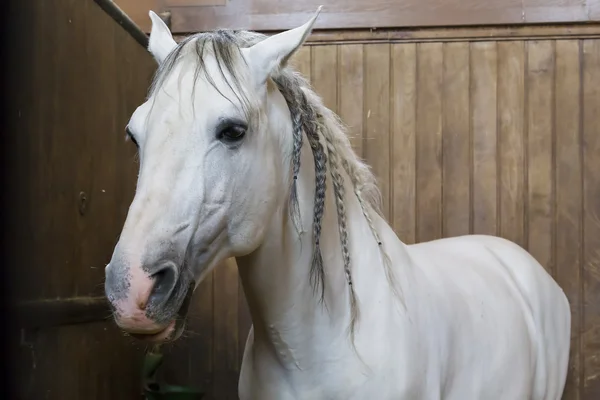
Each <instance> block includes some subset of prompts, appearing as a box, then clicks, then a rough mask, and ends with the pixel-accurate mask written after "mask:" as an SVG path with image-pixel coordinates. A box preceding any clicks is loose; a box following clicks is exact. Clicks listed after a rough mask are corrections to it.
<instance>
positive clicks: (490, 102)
mask: <svg viewBox="0 0 600 400" xmlns="http://www.w3.org/2000/svg"><path fill="white" fill-rule="evenodd" d="M496 45H497V43H495V42H479V43H472V44H471V108H472V113H471V140H472V146H473V156H472V157H473V158H472V160H473V161H472V163H473V164H472V168H473V171H472V175H473V186H472V199H473V206H472V207H473V219H472V227H473V228H472V231H473V233H477V234H486V235H496V233H497V227H498V221H497V215H498V202H497V200H498V192H497V190H498V189H497V186H498V174H497V141H498V140H497V130H496V129H497V122H496V121H497V116H496V114H497V75H498V73H497V72H498V71H497V66H498V53H497V48H496ZM450 189H451V188H449V190H450Z"/></svg>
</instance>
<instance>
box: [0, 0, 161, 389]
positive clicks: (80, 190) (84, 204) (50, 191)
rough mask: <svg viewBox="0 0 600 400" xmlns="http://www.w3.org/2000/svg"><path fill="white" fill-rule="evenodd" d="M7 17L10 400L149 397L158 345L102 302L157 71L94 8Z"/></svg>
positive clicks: (29, 3)
mask: <svg viewBox="0 0 600 400" xmlns="http://www.w3.org/2000/svg"><path fill="white" fill-rule="evenodd" d="M6 6H9V7H10V8H9V9H10V26H9V28H8V32H7V37H8V38H9V41H7V48H6V53H4V54H5V55H7V57H6V58H5V59H4V62H7V63H8V66H7V76H6V77H7V85H8V86H7V87H5V88H4V89H3V91H4V94H5V95H6V96H7V98H9V99H10V101H9V102H7V103H6V105H7V122H8V126H7V129H6V130H5V131H4V133H5V134H6V135H5V146H6V147H5V148H3V150H4V153H5V155H6V157H7V159H6V160H5V169H4V170H3V171H2V173H3V175H4V176H5V178H6V185H5V186H3V188H2V197H3V203H4V206H5V207H6V210H8V211H7V212H6V214H7V219H6V220H5V221H3V226H2V231H3V232H2V233H3V237H4V238H5V239H7V241H8V243H7V246H6V251H5V252H4V253H3V260H2V261H3V265H2V268H3V269H4V270H5V271H10V272H11V273H12V276H11V278H12V279H11V283H10V288H11V292H12V293H13V295H15V297H16V298H15V299H14V300H15V301H18V310H19V312H20V313H19V315H18V326H17V328H18V332H16V334H17V335H18V337H16V338H12V339H14V341H12V342H11V343H10V347H11V349H12V350H13V351H14V354H13V356H15V357H16V358H15V359H14V364H9V365H10V366H11V368H10V369H11V372H12V376H14V379H15V380H14V381H13V382H11V383H13V384H14V385H15V386H16V388H15V389H16V390H15V392H16V393H15V395H14V397H9V398H15V399H22V400H33V399H42V398H43V399H57V400H58V399H64V400H79V399H89V400H95V399H102V400H105V399H123V400H125V399H127V400H131V399H134V398H139V396H140V393H141V392H140V369H141V356H142V354H143V351H144V350H145V346H141V345H139V344H135V343H134V342H133V340H132V339H130V338H126V337H124V336H123V334H122V333H121V332H119V330H118V329H116V327H115V324H114V323H113V322H112V320H111V319H110V312H109V311H108V309H107V308H106V305H105V303H104V299H103V297H101V296H102V295H103V283H104V266H105V265H106V263H107V262H108V260H109V259H110V254H111V252H112V248H113V246H114V244H115V241H116V239H117V236H118V234H119V231H120V229H121V226H122V223H123V221H124V219H125V214H126V212H127V207H128V204H129V202H130V201H131V198H132V196H133V192H134V190H135V181H136V176H137V160H136V154H135V146H133V145H132V144H131V142H129V143H126V142H125V140H124V139H125V133H124V127H125V123H126V122H127V120H128V119H129V116H130V115H131V113H132V112H133V111H134V110H135V107H137V105H139V104H140V103H141V102H142V101H143V99H144V97H145V95H146V89H147V87H148V84H149V82H150V78H151V75H152V73H153V72H154V69H155V66H154V61H153V60H152V58H151V57H150V55H149V54H148V53H147V52H146V51H145V49H144V48H143V47H142V46H141V45H140V43H138V42H136V41H135V40H134V39H133V37H132V36H131V35H130V34H129V33H128V32H126V31H125V30H124V29H123V27H122V26H120V24H119V23H117V22H116V21H115V20H113V18H111V17H110V16H109V15H107V14H106V13H105V12H104V11H103V10H102V9H101V8H100V7H99V6H98V5H97V4H96V3H94V2H92V1H76V0H55V1H51V2H50V1H33V0H19V1H11V2H10V4H9V5H8V4H7V5H6ZM5 38H6V37H5ZM11 328H14V327H11ZM3 360H4V363H8V360H7V357H6V355H5V354H3Z"/></svg>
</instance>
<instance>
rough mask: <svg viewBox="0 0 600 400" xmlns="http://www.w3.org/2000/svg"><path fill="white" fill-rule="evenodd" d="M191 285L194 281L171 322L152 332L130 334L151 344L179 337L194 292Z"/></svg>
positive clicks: (174, 339) (170, 340) (172, 340)
mask: <svg viewBox="0 0 600 400" xmlns="http://www.w3.org/2000/svg"><path fill="white" fill-rule="evenodd" d="M193 287H194V283H193V282H192V283H191V284H190V286H189V289H188V291H187V293H186V295H185V298H184V300H183V303H182V304H181V307H179V310H178V311H177V314H176V315H175V318H173V320H171V322H169V323H168V324H167V325H166V326H165V328H164V329H163V330H161V331H160V332H156V333H152V334H131V336H132V337H134V338H135V339H138V340H141V341H143V342H149V343H153V344H160V343H166V342H174V341H176V340H177V339H179V338H180V337H181V335H182V334H183V331H184V329H185V323H186V320H187V313H188V310H189V307H190V302H191V299H192V295H193V294H194V290H193Z"/></svg>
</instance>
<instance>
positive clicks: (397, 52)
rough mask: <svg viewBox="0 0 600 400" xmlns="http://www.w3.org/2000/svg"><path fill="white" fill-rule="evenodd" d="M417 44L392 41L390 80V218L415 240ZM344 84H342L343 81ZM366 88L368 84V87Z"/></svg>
mask: <svg viewBox="0 0 600 400" xmlns="http://www.w3.org/2000/svg"><path fill="white" fill-rule="evenodd" d="M416 56H417V45H416V44H414V43H411V44H396V45H392V52H391V57H392V60H391V64H390V65H391V68H392V71H391V74H392V76H391V82H390V85H391V87H390V91H391V93H390V101H391V106H390V119H391V122H390V124H391V130H390V135H391V137H390V140H391V142H392V159H391V163H392V165H391V168H392V171H391V177H390V179H391V182H390V185H391V190H392V194H391V197H392V199H391V208H392V210H391V213H392V216H391V222H392V227H393V228H394V230H395V231H396V232H397V234H398V236H399V237H400V239H401V240H403V241H404V242H406V243H414V242H415V241H416V210H417V198H416V195H417V193H416V185H417V175H416V172H417V152H416V135H417V131H416V129H417V102H416V99H417V97H416V96H417V57H416ZM342 86H343V85H342ZM367 90H368V88H367Z"/></svg>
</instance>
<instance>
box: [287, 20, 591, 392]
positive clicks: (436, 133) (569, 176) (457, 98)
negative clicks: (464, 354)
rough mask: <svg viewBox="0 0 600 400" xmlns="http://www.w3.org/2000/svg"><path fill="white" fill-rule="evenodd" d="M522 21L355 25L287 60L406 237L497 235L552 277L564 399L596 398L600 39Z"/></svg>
mask: <svg viewBox="0 0 600 400" xmlns="http://www.w3.org/2000/svg"><path fill="white" fill-rule="evenodd" d="M596 29H597V32H598V33H600V30H598V27H596ZM535 33H536V32H535V30H531V31H530V32H529V34H530V35H535ZM521 34H523V35H524V37H522V38H512V39H511V40H490V39H489V38H488V39H478V40H471V41H465V40H460V39H457V38H456V37H455V36H454V37H453V35H447V36H448V37H447V38H446V39H438V40H433V41H431V40H428V41H425V40H424V39H422V40H419V39H418V38H414V40H412V41H402V40H390V41H388V42H387V43H382V42H379V43H358V44H356V43H352V37H351V36H350V37H349V38H348V39H349V40H346V42H344V43H342V44H333V45H332V44H328V43H327V42H321V43H313V45H312V46H308V47H305V48H304V49H302V51H301V52H300V54H299V55H298V57H297V59H296V60H295V61H296V64H297V65H298V67H299V69H300V70H301V71H303V72H304V74H306V75H308V76H310V78H311V81H312V83H313V84H314V87H315V88H316V90H317V92H319V93H320V94H321V95H322V97H323V98H324V101H325V103H326V104H327V105H328V106H329V107H330V108H332V109H333V110H336V111H337V112H338V113H339V115H340V116H341V118H342V120H343V121H344V122H345V123H346V124H347V125H348V126H349V127H350V129H351V132H352V134H353V135H354V137H355V139H354V145H355V149H356V151H357V152H358V153H359V154H361V155H362V156H363V157H364V158H365V159H366V160H367V162H368V163H369V164H370V165H371V166H372V167H373V169H374V171H375V173H376V174H377V176H378V177H379V180H380V185H381V188H382V190H383V197H384V210H385V214H386V216H387V217H388V220H389V221H390V222H391V224H392V225H393V227H394V229H395V230H396V232H397V233H398V235H399V236H400V238H401V239H402V240H403V241H405V242H407V243H414V242H421V241H427V240H432V239H437V238H441V237H448V236H457V235H462V234H467V233H481V234H492V235H499V236H502V237H505V238H508V239H511V240H513V241H515V242H517V243H519V244H521V245H522V246H524V247H525V248H526V249H528V250H529V251H530V252H531V253H532V254H533V255H534V256H535V257H536V258H537V259H538V260H539V261H540V262H541V263H542V264H543V265H544V266H545V267H546V269H547V270H548V271H549V272H550V273H551V274H552V275H553V276H554V277H555V279H557V281H558V283H559V284H560V285H561V286H562V288H563V289H564V290H565V292H566V294H567V295H568V297H569V300H570V302H571V309H572V313H573V324H572V332H573V333H572V356H571V368H570V370H569V381H568V385H567V389H566V394H565V396H564V398H565V399H569V400H575V399H586V400H592V399H598V398H600V119H599V118H600V117H599V116H600V39H598V38H585V39H577V38H575V37H571V38H566V39H561V38H549V37H537V38H534V39H530V38H527V37H526V36H525V35H526V32H525V30H523V31H521ZM332 37H333V39H335V40H341V39H343V38H342V37H338V38H335V35H332ZM322 39H323V40H325V38H322Z"/></svg>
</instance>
